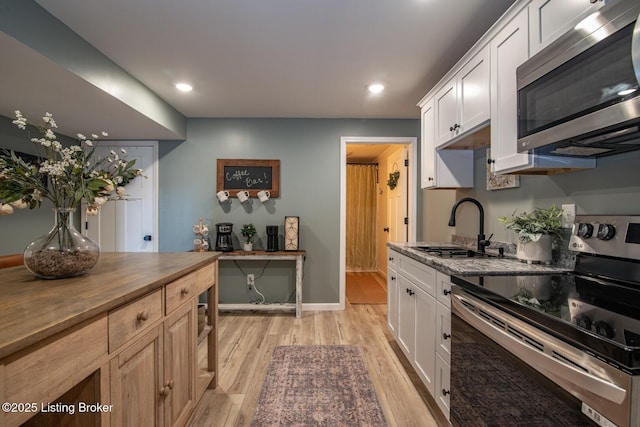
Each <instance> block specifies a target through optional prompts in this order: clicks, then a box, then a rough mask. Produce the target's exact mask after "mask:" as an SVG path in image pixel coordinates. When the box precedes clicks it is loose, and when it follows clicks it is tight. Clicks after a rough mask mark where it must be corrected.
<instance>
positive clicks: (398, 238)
mask: <svg viewBox="0 0 640 427" xmlns="http://www.w3.org/2000/svg"><path fill="white" fill-rule="evenodd" d="M406 159H407V148H406V147H404V146H403V147H402V148H401V149H399V150H398V151H397V152H396V153H394V154H392V155H391V156H389V158H388V159H387V171H388V172H389V173H391V172H394V171H399V172H400V177H399V179H398V184H397V185H396V187H395V188H394V189H393V190H392V189H391V188H389V193H388V194H389V196H388V204H387V209H388V211H387V223H388V224H389V242H406V241H407V228H408V227H407V224H405V218H406V217H407V173H408V171H409V168H408V167H407V166H405V160H406Z"/></svg>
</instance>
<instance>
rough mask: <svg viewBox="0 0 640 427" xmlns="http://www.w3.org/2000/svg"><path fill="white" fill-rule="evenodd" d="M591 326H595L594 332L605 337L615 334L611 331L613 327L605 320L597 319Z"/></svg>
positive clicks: (611, 336)
mask: <svg viewBox="0 0 640 427" xmlns="http://www.w3.org/2000/svg"><path fill="white" fill-rule="evenodd" d="M593 326H595V327H596V333H597V334H598V335H602V336H603V337H606V338H613V336H614V335H615V333H614V332H613V328H612V327H611V326H609V324H608V323H607V322H604V321H602V320H598V321H597V322H596V323H594V324H593Z"/></svg>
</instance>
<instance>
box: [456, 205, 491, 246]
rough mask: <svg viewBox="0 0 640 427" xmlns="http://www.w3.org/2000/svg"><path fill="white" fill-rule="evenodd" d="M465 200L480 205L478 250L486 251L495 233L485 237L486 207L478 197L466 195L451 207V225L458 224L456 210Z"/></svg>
mask: <svg viewBox="0 0 640 427" xmlns="http://www.w3.org/2000/svg"><path fill="white" fill-rule="evenodd" d="M464 202H471V203H473V204H474V205H476V206H477V207H478V210H479V211H480V227H479V228H480V229H479V233H478V252H484V248H485V247H486V246H489V245H490V244H491V242H490V241H489V240H490V239H491V236H493V234H492V235H491V236H489V239H485V237H484V209H483V208H482V205H481V204H480V202H479V201H477V200H476V199H473V198H471V197H465V198H463V199H460V200H458V201H457V202H456V203H455V204H454V205H453V207H452V208H451V217H450V218H449V227H455V225H456V210H458V206H460V205H461V204H462V203H464Z"/></svg>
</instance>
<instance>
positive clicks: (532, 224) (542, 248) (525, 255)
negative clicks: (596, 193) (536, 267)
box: [498, 205, 562, 263]
mask: <svg viewBox="0 0 640 427" xmlns="http://www.w3.org/2000/svg"><path fill="white" fill-rule="evenodd" d="M498 221H499V222H500V223H502V224H504V226H505V227H506V228H507V230H513V231H515V232H516V233H518V251H517V257H518V259H521V260H523V261H527V262H544V263H549V262H551V245H552V243H553V240H554V239H557V238H559V237H560V236H561V235H562V210H561V209H558V208H557V207H556V205H552V206H551V207H550V208H548V209H542V208H536V209H534V210H533V212H530V213H527V212H523V213H521V214H518V215H516V212H515V211H514V212H513V214H512V216H510V217H506V216H501V217H499V218H498Z"/></svg>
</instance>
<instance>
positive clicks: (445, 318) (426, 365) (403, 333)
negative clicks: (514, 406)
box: [387, 251, 451, 418]
mask: <svg viewBox="0 0 640 427" xmlns="http://www.w3.org/2000/svg"><path fill="white" fill-rule="evenodd" d="M389 257H390V258H391V257H393V258H395V259H396V260H397V263H396V264H395V266H394V267H390V268H389V274H395V275H396V276H395V277H396V280H395V287H394V285H390V287H389V292H390V293H393V292H395V295H396V302H395V304H394V303H393V302H392V301H393V298H392V297H389V299H388V301H389V305H388V306H387V310H388V312H387V315H388V319H387V323H389V324H390V325H391V324H393V319H394V318H395V316H397V323H396V324H395V328H392V327H391V326H389V328H390V330H391V331H392V333H393V331H395V334H394V338H395V339H396V342H397V343H398V346H399V347H400V349H401V350H402V352H403V353H404V354H405V356H406V357H407V359H408V360H409V362H410V363H411V366H412V367H413V368H414V369H415V371H416V373H417V374H418V376H419V377H420V379H421V380H422V382H423V383H424V385H425V387H426V388H427V390H428V391H429V393H431V395H432V396H433V397H434V399H435V400H436V401H437V400H438V394H439V393H440V390H441V384H440V380H439V378H440V376H441V375H449V371H448V368H447V369H445V366H444V365H442V364H440V363H439V362H438V360H437V357H438V356H439V355H441V354H444V359H445V360H446V362H447V363H446V367H448V366H449V365H448V363H449V359H450V357H449V356H448V353H446V352H444V353H443V352H442V351H440V350H439V348H440V347H441V346H448V345H449V344H448V343H449V342H450V330H451V327H450V323H451V320H450V319H451V315H450V311H449V306H448V305H447V304H446V301H447V299H446V298H447V296H448V293H446V294H444V293H443V297H444V298H445V299H444V301H445V304H443V303H442V302H440V299H441V298H439V296H438V292H443V289H441V287H442V286H443V285H442V284H441V278H440V276H442V281H443V282H442V283H445V282H444V279H446V280H447V281H448V277H449V276H447V275H446V274H442V273H439V272H437V271H436V270H435V269H434V268H432V267H430V266H428V265H425V264H422V263H421V262H419V261H416V260H414V259H411V258H409V257H407V256H405V255H402V254H400V253H398V252H395V251H390V252H389ZM388 280H389V283H391V282H392V281H391V279H390V278H388ZM449 286H450V285H449ZM448 289H449V290H450V287H449V288H448ZM438 334H440V335H438ZM445 335H448V336H447V337H446V338H445ZM448 348H449V349H450V347H448ZM440 357H441V358H442V356H440ZM438 369H443V372H444V373H443V372H439V371H438ZM447 389H448V385H447ZM443 412H444V410H443ZM445 415H446V417H447V418H448V417H449V412H448V410H447V411H446V412H445Z"/></svg>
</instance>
